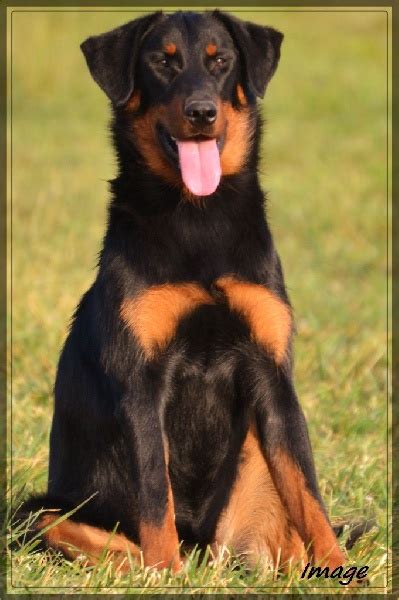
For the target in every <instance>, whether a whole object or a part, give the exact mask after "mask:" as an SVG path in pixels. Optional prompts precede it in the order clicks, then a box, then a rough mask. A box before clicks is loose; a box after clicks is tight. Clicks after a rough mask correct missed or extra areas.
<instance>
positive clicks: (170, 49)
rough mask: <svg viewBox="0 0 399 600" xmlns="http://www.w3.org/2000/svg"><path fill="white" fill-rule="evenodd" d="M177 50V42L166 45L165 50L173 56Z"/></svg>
mask: <svg viewBox="0 0 399 600" xmlns="http://www.w3.org/2000/svg"><path fill="white" fill-rule="evenodd" d="M176 50H177V48H176V44H174V43H173V42H170V43H169V44H166V45H165V52H166V54H168V55H169V56H173V55H174V54H176Z"/></svg>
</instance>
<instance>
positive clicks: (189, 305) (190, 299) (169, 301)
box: [120, 283, 214, 358]
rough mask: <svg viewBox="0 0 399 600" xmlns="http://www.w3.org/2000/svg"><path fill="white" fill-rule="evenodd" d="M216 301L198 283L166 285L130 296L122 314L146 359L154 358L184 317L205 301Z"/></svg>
mask: <svg viewBox="0 0 399 600" xmlns="http://www.w3.org/2000/svg"><path fill="white" fill-rule="evenodd" d="M213 303H214V301H213V299H212V297H211V296H210V295H209V294H208V292H207V291H206V290H204V289H203V288H201V287H200V286H199V285H196V284H195V283H181V284H177V285H172V284H165V285H159V286H154V287H151V288H149V289H147V290H145V291H143V292H142V293H140V294H139V295H138V296H137V297H135V298H127V299H126V300H124V302H123V303H122V306H121V311H120V314H121V317H122V320H123V322H124V323H125V324H126V325H127V326H128V327H129V329H131V331H132V332H133V334H134V335H135V336H136V338H137V339H138V341H139V343H140V345H141V347H142V349H143V350H144V353H145V355H146V356H147V358H152V357H153V356H154V355H155V353H156V352H157V351H158V350H161V349H162V348H164V347H165V346H166V345H167V344H168V343H169V342H170V341H171V340H172V338H173V336H174V335H175V331H176V328H177V326H178V324H179V322H180V321H181V320H182V318H183V317H185V316H186V315H188V314H189V313H191V312H193V311H194V310H195V309H196V308H198V307H199V306H201V305H203V304H213Z"/></svg>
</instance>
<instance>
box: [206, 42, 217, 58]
mask: <svg viewBox="0 0 399 600" xmlns="http://www.w3.org/2000/svg"><path fill="white" fill-rule="evenodd" d="M217 50H218V49H217V46H216V45H215V44H208V45H207V47H206V53H207V55H208V56H215V54H216V52H217Z"/></svg>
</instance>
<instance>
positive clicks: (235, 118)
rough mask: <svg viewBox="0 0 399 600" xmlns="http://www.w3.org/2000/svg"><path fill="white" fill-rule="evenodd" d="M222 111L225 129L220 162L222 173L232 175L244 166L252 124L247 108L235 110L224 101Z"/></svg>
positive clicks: (251, 133)
mask: <svg viewBox="0 0 399 600" xmlns="http://www.w3.org/2000/svg"><path fill="white" fill-rule="evenodd" d="M223 113H224V119H225V120H226V127H227V129H226V138H225V143H224V147H223V150H222V153H221V156H220V159H221V160H220V164H221V167H222V174H223V175H234V174H235V173H238V172H239V171H240V170H241V169H242V168H243V167H244V166H245V163H246V160H247V158H248V151H249V148H250V139H251V136H252V135H253V126H252V124H251V121H250V116H249V112H248V110H247V109H242V110H235V109H234V108H233V107H232V106H231V104H229V103H228V102H224V103H223Z"/></svg>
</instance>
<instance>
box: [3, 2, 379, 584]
mask: <svg viewBox="0 0 399 600" xmlns="http://www.w3.org/2000/svg"><path fill="white" fill-rule="evenodd" d="M235 14H236V15H237V16H240V17H241V18H244V19H247V20H252V21H255V22H258V23H263V24H268V25H271V26H273V27H276V28H278V29H280V30H281V31H282V32H283V33H284V34H285V39H284V43H283V47H282V56H281V61H280V66H279V68H278V70H277V72H276V74H275V76H274V78H273V80H272V81H271V83H270V85H269V88H268V90H267V93H266V98H265V100H264V101H263V102H262V111H263V114H264V117H265V121H266V125H265V132H264V138H263V147H262V166H261V178H262V185H263V187H264V189H265V191H267V195H268V205H267V212H268V217H269V221H270V225H271V228H272V232H273V234H274V237H275V241H276V244H277V247H278V249H279V252H280V254H281V257H282V261H283V265H284V269H285V276H286V282H287V286H288V290H289V293H290V296H291V300H292V303H293V305H294V309H295V313H296V320H297V329H298V335H297V339H296V344H295V346H296V370H295V373H296V376H295V377H296V385H297V389H298V393H299V396H300V399H301V402H302V405H303V407H304V410H305V413H306V415H307V418H308V421H309V429H310V434H311V438H312V443H313V447H314V451H315V459H316V464H317V468H318V471H319V476H320V485H321V491H322V494H323V496H324V498H325V500H326V504H327V506H328V509H329V511H330V513H331V514H332V517H334V518H335V517H344V516H348V515H349V516H355V517H357V516H370V515H373V516H375V517H376V518H377V520H378V522H379V530H378V532H377V533H375V532H374V533H373V534H371V537H368V538H367V537H366V540H365V541H364V542H363V546H361V547H360V550H358V551H357V552H360V554H359V556H358V561H359V560H361V559H362V560H363V562H361V563H358V564H368V563H366V562H364V561H365V560H366V558H367V560H368V561H369V562H370V561H371V563H372V564H374V565H375V569H374V574H375V579H374V581H375V585H383V584H384V582H385V579H384V578H385V575H384V573H385V570H384V569H385V559H386V533H387V529H386V523H387V520H386V506H387V472H386V468H387V463H386V456H387V446H386V439H387V391H388V390H387V277H388V273H387V37H386V36H387V15H386V13H385V12H383V11H379V12H378V11H376V12H355V11H347V12H344V11H340V12H329V11H327V10H325V11H319V12H317V11H309V12H293V11H279V10H276V9H275V10H273V11H267V10H260V9H259V10H256V11H251V12H243V11H240V12H236V13H235ZM136 16H139V13H138V12H136V13H135V12H134V11H132V10H130V11H129V10H118V11H109V12H101V11H91V12H76V11H75V12H65V11H60V12H45V11H43V12H39V11H38V12H18V11H14V12H13V15H12V278H13V288H12V311H13V315H12V324H13V344H12V373H13V377H12V399H13V412H12V454H13V475H14V476H13V482H14V488H17V489H24V492H23V493H24V494H25V493H28V492H29V491H31V490H33V489H34V490H36V491H39V490H42V489H44V487H45V485H46V476H47V472H46V469H47V457H48V433H49V427H50V421H51V413H52V386H53V382H54V376H55V369H56V364H57V358H58V354H59V351H60V349H61V345H62V343H63V340H64V339H65V336H66V333H67V328H68V322H69V319H70V317H71V314H72V312H73V310H74V308H75V306H76V304H77V302H78V300H79V298H80V296H81V295H82V293H83V292H84V291H85V290H86V288H87V287H88V286H89V285H90V283H91V282H92V280H93V278H94V277H95V271H96V259H97V253H98V251H99V249H100V246H101V240H102V236H103V233H104V227H105V219H106V205H107V202H108V184H107V180H108V179H111V178H112V177H113V176H114V175H115V160H114V157H113V153H112V148H111V145H110V139H109V131H108V122H109V107H108V102H107V99H106V97H105V95H104V94H103V93H102V92H101V90H100V89H99V88H98V86H97V85H96V84H95V83H94V81H93V80H92V79H91V77H90V74H89V72H88V70H87V67H86V64H85V61H84V58H83V55H82V54H81V52H80V49H79V45H80V43H81V42H82V41H83V40H84V39H85V38H86V37H88V36H89V35H92V34H96V33H101V32H104V31H106V30H109V29H111V28H113V27H115V26H118V25H120V24H121V23H123V22H125V21H128V20H130V19H133V18H135V17H136ZM14 492H15V489H14Z"/></svg>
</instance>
